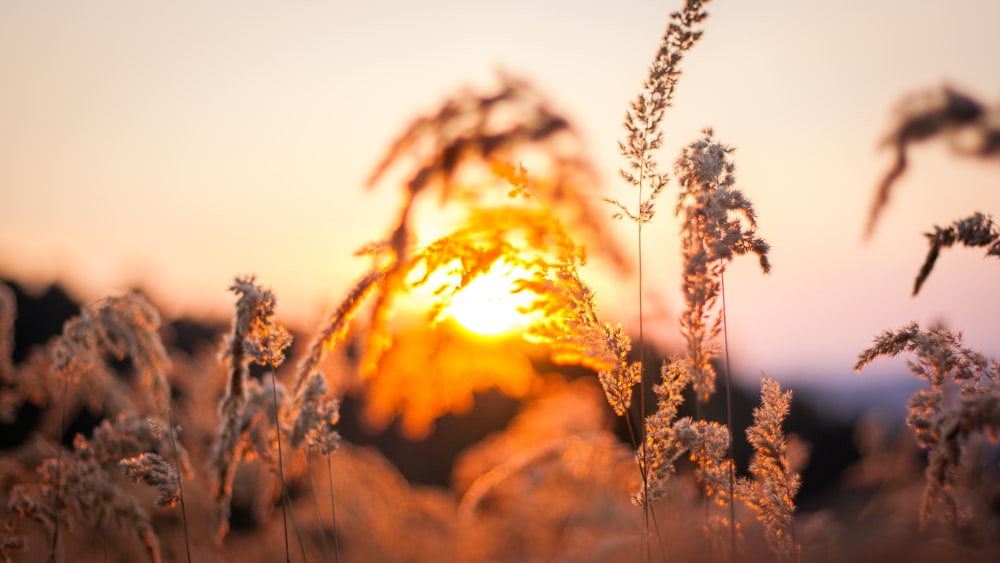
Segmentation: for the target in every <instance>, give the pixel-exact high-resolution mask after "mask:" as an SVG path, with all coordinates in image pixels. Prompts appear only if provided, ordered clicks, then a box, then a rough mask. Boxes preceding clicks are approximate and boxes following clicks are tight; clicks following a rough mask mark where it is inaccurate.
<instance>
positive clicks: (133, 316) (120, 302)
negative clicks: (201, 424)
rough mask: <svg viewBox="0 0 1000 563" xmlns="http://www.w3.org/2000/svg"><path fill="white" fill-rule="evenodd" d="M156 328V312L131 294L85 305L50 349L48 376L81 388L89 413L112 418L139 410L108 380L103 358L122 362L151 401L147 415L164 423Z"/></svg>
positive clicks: (165, 363) (165, 395) (164, 386)
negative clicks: (125, 361) (126, 360)
mask: <svg viewBox="0 0 1000 563" xmlns="http://www.w3.org/2000/svg"><path fill="white" fill-rule="evenodd" d="M159 327H160V316H159V314H158V313H157V312H156V309H155V308H154V307H153V306H152V305H150V304H149V302H148V301H146V300H145V299H144V298H143V297H142V296H141V295H139V294H137V293H127V294H124V295H119V296H112V297H107V298H104V299H100V300H98V301H95V302H93V303H90V304H88V305H86V306H85V307H84V308H83V309H82V310H81V311H80V314H79V315H78V316H76V317H74V318H72V319H70V320H69V321H67V322H66V324H65V325H64V326H63V332H62V334H61V335H60V336H59V338H58V339H57V340H56V342H55V344H54V346H53V348H52V371H53V372H54V373H55V374H58V375H60V376H62V377H64V378H67V379H68V381H69V382H71V383H74V384H79V385H81V386H82V387H84V388H85V390H86V392H87V393H88V395H89V398H90V405H91V407H92V410H94V411H98V412H99V411H104V412H108V413H111V414H116V413H120V412H132V411H137V410H145V409H142V408H140V405H136V404H135V402H136V401H135V400H134V399H133V398H132V397H130V395H129V393H128V390H127V389H126V387H125V385H124V384H123V383H122V382H120V381H119V378H116V377H114V376H113V374H112V373H111V372H110V370H109V368H108V366H107V365H106V364H105V362H104V357H103V354H111V355H113V356H115V357H116V358H118V359H124V358H126V357H127V358H129V359H131V360H132V364H133V365H134V366H135V369H136V371H137V372H138V373H139V376H140V380H141V381H142V384H143V387H144V388H145V390H146V391H147V392H148V395H149V396H151V397H152V405H151V406H152V410H153V414H154V415H155V417H156V418H157V420H160V421H165V420H166V419H167V409H168V408H169V400H170V386H169V384H168V383H167V380H166V374H167V372H168V371H169V370H170V359H169V358H168V357H167V353H166V350H165V349H164V348H163V342H162V341H161V340H160V336H159V332H158V330H159ZM133 396H134V395H133ZM143 397H144V396H143ZM137 398H139V399H141V398H142V397H137Z"/></svg>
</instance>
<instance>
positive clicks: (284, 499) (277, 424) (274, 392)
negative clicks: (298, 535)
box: [271, 373, 292, 563]
mask: <svg viewBox="0 0 1000 563" xmlns="http://www.w3.org/2000/svg"><path fill="white" fill-rule="evenodd" d="M277 379H278V377H277V375H275V374H274V373H272V374H271V396H272V397H273V398H274V434H275V436H276V437H277V440H278V479H279V480H280V481H281V526H282V529H283V531H284V535H285V561H286V562H287V563H291V562H292V556H291V554H290V553H289V552H288V516H287V514H286V513H287V511H288V494H287V493H286V490H285V463H284V460H283V459H282V455H281V453H282V452H281V421H280V420H278V418H279V416H278V413H279V409H278V382H277Z"/></svg>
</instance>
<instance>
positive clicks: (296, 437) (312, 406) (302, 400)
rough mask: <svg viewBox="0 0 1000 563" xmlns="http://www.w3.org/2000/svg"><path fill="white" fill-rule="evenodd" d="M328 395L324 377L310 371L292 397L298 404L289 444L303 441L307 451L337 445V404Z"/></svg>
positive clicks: (325, 451)
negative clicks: (298, 390) (303, 384)
mask: <svg viewBox="0 0 1000 563" xmlns="http://www.w3.org/2000/svg"><path fill="white" fill-rule="evenodd" d="M329 395H330V387H329V386H328V385H327V384H326V378H325V377H323V374H322V373H319V372H315V373H313V374H312V376H310V377H309V380H308V382H307V383H306V384H305V386H304V387H303V388H302V392H301V393H300V394H299V396H298V397H296V404H297V405H298V408H297V414H296V417H295V422H294V423H293V426H292V447H293V448H298V447H299V446H300V445H301V444H302V443H303V442H305V444H306V447H307V448H308V449H309V451H313V452H316V453H320V454H328V453H330V452H332V451H334V450H336V449H337V446H338V445H339V444H340V433H339V432H337V431H336V430H335V429H334V427H335V426H336V425H337V423H338V422H339V421H340V404H339V402H338V401H337V400H336V399H334V398H331V397H329Z"/></svg>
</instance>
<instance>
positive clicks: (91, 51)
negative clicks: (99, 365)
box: [0, 0, 1000, 381]
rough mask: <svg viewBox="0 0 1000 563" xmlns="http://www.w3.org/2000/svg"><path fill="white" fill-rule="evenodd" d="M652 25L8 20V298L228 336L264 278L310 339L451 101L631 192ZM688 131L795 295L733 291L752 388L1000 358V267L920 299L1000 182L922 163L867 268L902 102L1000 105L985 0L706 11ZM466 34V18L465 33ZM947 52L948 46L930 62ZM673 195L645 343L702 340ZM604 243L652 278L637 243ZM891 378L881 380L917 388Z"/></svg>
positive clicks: (966, 274) (616, 309)
mask: <svg viewBox="0 0 1000 563" xmlns="http://www.w3.org/2000/svg"><path fill="white" fill-rule="evenodd" d="M670 9H672V8H671V7H670V6H668V5H664V4H662V3H660V2H651V1H643V2H639V3H637V4H635V5H633V6H630V7H629V8H628V9H623V8H621V7H620V6H614V5H610V4H604V3H583V4H581V3H578V2H562V1H560V2H550V3H546V4H545V6H543V7H539V6H538V5H537V4H534V3H530V2H526V1H522V0H519V1H515V2H508V3H504V4H503V5H501V6H491V7H490V10H489V12H486V11H485V10H484V8H481V7H477V6H475V5H472V4H470V3H465V2H454V1H444V0H442V1H438V2H431V3H421V4H420V5H414V4H411V3H406V2H399V3H388V4H386V3H382V4H377V5H374V4H358V5H353V4H352V5H329V4H327V3H321V2H311V3H306V4H304V5H300V6H297V7H296V8H294V9H293V8H279V7H268V6H266V5H259V4H251V5H246V4H243V3H240V4H236V3H225V4H213V5H212V6H211V7H206V6H203V5H201V4H200V3H195V2H180V3H171V4H170V5H169V6H167V5H163V6H140V5H132V4H128V3H117V2H99V3H96V4H95V3H89V4H87V5H80V4H78V3H74V2H56V3H47V4H45V5H37V4H32V3H10V4H6V5H3V6H0V72H3V75H4V77H5V84H6V87H5V88H4V89H3V90H2V91H0V197H2V200H3V201H4V205H3V206H2V207H0V224H2V225H3V228H2V229H0V275H3V276H11V277H14V278H15V279H18V280H19V281H26V282H33V283H47V282H49V281H59V282H60V283H62V284H64V285H66V286H67V287H68V288H69V289H70V290H71V291H73V292H74V294H75V295H76V297H78V298H80V299H84V300H90V299H94V298H97V297H99V296H101V295H103V294H105V293H107V292H111V291H117V290H121V289H124V288H128V287H132V286H140V287H143V288H145V289H147V290H148V291H149V293H150V295H151V297H152V298H153V299H154V300H155V301H157V302H158V303H160V304H162V305H163V306H164V307H165V308H166V310H165V313H166V314H169V315H179V314H186V315H192V316H196V317H197V316H214V315H223V314H227V313H228V311H229V308H230V306H231V303H232V302H233V297H232V295H230V294H229V293H228V292H227V291H226V288H227V287H228V286H229V285H230V283H231V281H232V279H233V277H234V276H236V275H240V274H247V273H255V274H257V276H258V279H259V280H260V281H261V282H262V283H263V284H265V285H268V286H270V287H272V288H273V289H274V290H275V292H276V293H277V295H278V299H279V305H278V307H279V318H285V319H289V322H295V323H296V324H298V325H300V326H303V327H305V328H308V327H310V326H314V325H315V324H316V323H318V322H319V321H320V320H321V319H322V318H323V316H324V315H325V314H326V313H327V312H328V310H329V309H330V308H332V307H333V306H335V305H336V303H337V302H338V301H339V300H340V298H341V297H342V295H343V293H344V291H345V290H346V289H347V288H348V287H350V285H351V284H352V281H353V280H354V279H355V278H356V277H357V276H360V275H361V274H362V273H363V272H364V270H365V267H366V263H365V262H364V261H363V260H362V259H360V258H355V257H353V256H352V254H353V252H354V251H355V250H357V249H358V248H360V247H361V246H362V245H364V244H365V243H367V242H369V241H371V240H374V239H378V238H380V237H381V236H383V234H384V233H385V231H386V229H388V228H389V226H390V225H391V224H392V222H393V221H394V220H395V213H396V206H397V203H398V192H399V189H398V187H397V186H395V185H393V184H392V182H391V179H390V180H387V181H385V182H383V183H381V184H379V185H378V186H377V187H376V188H375V189H374V190H371V191H367V190H365V188H364V186H365V183H366V179H367V178H368V176H369V175H370V173H371V172H372V170H373V169H374V167H375V165H376V164H377V162H378V160H379V159H380V158H381V157H382V155H383V152H384V151H385V150H387V148H388V146H389V144H390V143H391V142H392V141H393V140H394V139H395V137H396V136H397V135H398V134H399V133H400V132H401V131H402V130H403V128H404V127H405V126H406V125H407V124H408V123H409V122H410V121H411V120H412V119H413V118H415V117H417V116H418V115H421V114H423V113H426V112H429V111H433V110H434V109H435V108H436V107H437V104H438V103H439V102H440V101H441V100H442V99H443V98H444V97H445V96H448V95H449V94H451V93H453V92H454V91H455V90H456V89H458V88H461V87H473V88H476V89H478V90H489V89H491V88H492V87H493V85H494V84H495V83H496V80H495V76H496V73H495V70H496V69H498V68H499V69H503V70H504V71H505V72H508V73H510V74H513V75H516V76H522V77H525V78H527V79H528V80H530V81H531V82H532V83H533V84H535V86H536V87H538V88H539V89H540V90H541V91H542V92H544V93H545V94H546V96H547V97H548V99H549V101H550V102H551V103H552V104H553V105H554V106H555V107H557V108H559V109H560V110H561V111H563V112H564V113H565V114H566V115H567V116H568V117H569V118H570V119H571V121H572V122H573V124H574V125H575V126H576V127H578V128H579V129H580V130H581V131H582V133H583V134H584V136H585V137H586V140H587V143H588V147H587V148H588V151H589V157H590V158H591V159H592V161H593V163H594V165H595V167H596V168H597V169H598V170H599V172H600V174H601V177H602V179H603V182H604V193H603V194H601V195H604V196H607V197H612V198H618V199H621V200H623V201H626V202H631V201H632V200H633V199H634V194H633V193H632V192H631V191H630V190H629V189H627V188H626V187H625V186H624V184H623V183H622V182H620V181H619V180H618V176H617V169H618V168H619V167H620V166H622V165H623V160H622V159H621V157H620V156H619V155H618V154H617V153H618V151H617V145H616V143H617V141H618V140H619V139H620V138H621V137H622V134H623V133H622V128H621V118H622V116H623V115H624V112H625V110H626V107H627V104H628V102H629V100H631V99H632V98H633V97H634V96H635V94H636V93H637V92H638V90H639V88H640V86H641V81H642V79H643V78H644V77H645V74H646V72H645V69H646V66H647V65H648V64H649V62H650V60H651V58H652V55H653V52H654V50H655V48H656V46H657V44H658V42H659V39H660V36H661V34H662V31H663V27H664V25H665V22H666V21H667V16H668V11H669V10H670ZM709 11H710V13H711V17H710V18H709V20H708V21H707V22H706V26H705V27H706V29H705V36H704V38H703V40H702V42H701V43H700V44H698V45H697V46H696V47H695V49H694V51H693V53H692V54H691V55H690V56H689V57H688V59H687V60H686V61H685V63H684V64H683V69H684V76H683V77H682V78H681V81H680V84H679V87H678V92H677V97H676V100H675V105H674V107H673V108H672V109H670V110H668V113H667V115H666V118H665V122H664V128H665V134H666V138H665V143H664V150H663V151H662V152H661V153H660V158H659V161H660V163H661V166H662V167H663V168H664V169H666V170H670V168H671V163H672V162H673V160H674V158H675V157H676V155H677V153H678V150H679V148H680V147H681V146H683V145H684V144H686V143H688V142H689V141H691V140H693V139H694V138H696V137H697V135H698V132H699V131H700V130H701V128H702V127H704V126H706V125H711V126H713V127H714V129H715V132H716V135H717V136H718V137H719V139H720V140H721V141H723V142H724V143H727V144H730V145H733V146H734V147H736V152H735V155H734V158H735V161H736V163H737V166H738V170H737V174H738V184H739V185H740V187H741V188H742V189H743V190H744V191H745V193H746V194H747V195H748V196H749V197H750V198H751V199H752V200H753V202H754V204H755V207H756V209H757V212H758V215H759V219H760V234H761V235H762V236H763V237H764V238H766V239H767V240H768V241H769V242H770V243H771V245H772V262H773V264H774V272H773V273H772V274H771V275H770V276H767V277H762V276H760V274H759V272H758V269H757V267H756V264H754V263H752V261H751V260H749V259H746V260H737V261H736V263H735V264H734V266H733V267H732V269H731V270H730V274H728V275H727V278H726V289H727V318H728V321H729V323H730V324H729V342H730V349H731V351H732V356H733V363H734V368H735V369H736V370H737V371H738V372H739V373H741V374H742V375H743V376H744V377H748V378H754V377H757V376H758V375H759V374H760V373H761V372H765V373H767V374H768V375H771V376H773V377H776V378H778V379H780V380H785V381H803V380H809V379H810V378H817V377H859V376H856V375H853V373H852V372H851V371H850V367H851V364H852V363H853V360H854V357H855V356H856V354H857V353H858V352H859V351H860V350H861V349H863V348H864V347H866V346H867V345H868V344H869V343H870V341H871V339H872V337H873V336H874V335H875V334H877V333H878V332H880V331H882V330H884V329H888V328H896V327H899V326H901V325H902V324H904V323H905V322H907V321H910V320H916V321H919V322H921V323H924V324H929V323H932V322H935V321H938V320H941V321H944V322H946V323H947V324H948V326H950V327H952V328H957V329H963V330H964V331H965V334H966V339H967V343H968V344H969V345H970V346H973V347H977V348H981V349H982V350H983V351H985V352H987V353H989V354H993V355H1000V342H998V341H997V339H996V335H997V334H1000V321H998V319H1000V301H998V300H996V299H994V298H992V296H993V291H994V290H995V288H996V287H997V286H998V284H1000V268H998V264H997V263H996V262H995V261H992V260H987V259H985V258H983V254H982V252H981V251H977V250H965V249H951V250H946V251H945V252H944V253H943V254H942V257H941V259H940V260H939V262H938V265H937V267H936V268H935V271H934V273H933V274H932V276H931V278H930V280H929V282H928V283H927V285H926V287H925V288H924V290H923V291H922V292H921V295H920V296H919V297H917V298H911V297H910V290H911V286H912V281H913V278H914V276H915V275H916V273H917V270H918V268H919V266H920V264H921V262H922V261H923V257H924V255H925V253H926V242H925V239H924V238H923V236H922V235H921V233H923V232H925V231H927V230H929V229H930V228H931V227H932V226H933V225H935V224H947V223H950V222H951V221H953V220H955V219H958V218H961V217H964V216H966V215H968V214H970V213H971V212H973V211H976V210H980V211H984V212H990V211H993V212H997V213H1000V192H998V191H997V189H996V188H997V186H998V184H1000V182H998V181H997V178H998V174H1000V169H998V167H997V166H996V164H995V163H991V164H984V163H978V162H973V161H970V160H968V159H963V158H959V157H955V156H953V155H952V154H951V153H950V152H949V150H948V147H947V145H946V143H941V142H936V143H932V144H929V145H927V146H926V147H919V148H917V149H916V150H914V151H913V153H912V159H911V167H910V169H909V171H908V172H907V174H906V176H905V177H904V178H903V179H902V180H901V181H900V182H899V184H898V185H897V186H896V189H895V192H894V197H893V200H892V202H891V204H890V207H889V208H888V210H887V212H886V213H885V214H884V216H883V218H882V220H881V222H880V223H879V225H878V227H877V230H876V232H875V234H874V237H873V238H872V239H871V240H870V241H869V242H867V243H863V242H862V233H863V227H864V222H865V219H866V217H867V212H868V206H869V204H870V202H871V198H872V196H873V192H874V189H875V186H876V184H877V182H878V181H879V179H880V178H881V177H882V174H883V173H884V172H885V170H886V169H887V168H888V166H889V164H890V161H891V155H890V153H889V152H888V151H886V150H882V149H880V145H879V143H880V141H881V139H882V137H883V135H884V134H885V133H886V131H887V130H888V128H889V126H890V124H891V122H892V116H893V114H892V110H893V108H894V107H895V106H896V105H897V104H898V102H899V101H900V100H901V99H902V98H903V97H905V96H907V95H909V94H912V93H916V92H920V91H923V90H926V89H931V88H935V87H939V86H940V85H942V84H945V83H947V84H951V85H953V86H955V87H956V88H960V89H963V90H965V91H967V92H968V93H970V94H972V95H974V96H977V97H978V98H979V99H980V100H982V101H983V102H986V103H995V101H996V100H997V99H998V97H1000V75H998V74H997V73H996V60H995V56H994V55H993V54H994V53H997V52H1000V35H998V34H997V33H996V30H995V27H996V25H995V24H996V22H997V21H1000V5H998V4H997V3H995V2H990V1H986V0H980V1H971V0H969V1H963V2H958V3H955V2H944V1H935V2H924V3H920V4H919V5H915V4H913V3H911V2H905V1H902V0H895V1H892V2H882V3H878V4H874V5H873V4H871V3H867V2H860V1H855V2H838V3H829V4H825V5H815V4H811V5H799V4H795V5H787V4H786V3H781V4H779V3H777V2H773V1H771V2H756V3H753V4H752V5H750V4H749V3H718V4H712V5H711V6H710V10H709ZM444 14H447V17H445V16H444ZM930 38H933V40H931V39H930ZM675 194H676V192H675V191H674V189H672V187H671V188H668V189H667V190H666V191H665V192H664V194H663V195H662V196H661V199H660V203H659V205H658V211H659V215H658V216H657V218H656V220H655V222H654V223H653V224H652V225H650V226H649V227H648V228H647V229H646V230H645V231H644V260H645V264H644V267H645V270H646V272H645V286H646V289H647V314H648V316H647V323H649V324H648V325H647V326H649V327H650V330H651V332H652V333H653V334H654V335H655V336H656V338H657V340H659V341H661V342H667V343H671V342H673V343H676V342H677V341H678V339H677V337H676V336H675V334H676V328H675V327H676V316H677V311H678V310H679V307H680V299H679V284H680V281H679V277H678V266H679V263H680V258H679V254H678V251H677V236H676V232H677V224H676V221H675V220H674V219H673V217H671V211H672V209H673V206H674V200H675ZM611 212H612V210H611V209H610V208H609V209H608V216H609V218H608V222H607V229H608V230H610V231H612V232H613V233H614V234H615V236H616V237H617V239H618V240H619V241H620V243H621V245H622V248H623V249H624V250H625V251H626V253H628V254H630V255H632V256H633V257H634V254H635V251H634V231H633V230H632V228H631V226H630V225H628V224H618V223H614V222H613V221H611V219H610V214H611ZM608 269H609V268H607V265H606V264H602V263H601V261H600V260H599V259H595V260H594V261H593V263H592V264H591V265H590V266H588V268H587V269H586V270H585V271H584V274H585V275H586V276H587V280H588V282H590V283H591V284H592V285H594V287H595V289H596V291H597V295H598V300H599V305H600V307H601V310H602V312H603V313H604V314H605V316H606V318H607V320H609V321H612V322H623V323H625V324H626V325H628V326H634V323H635V320H636V314H637V313H636V307H635V302H636V280H635V278H634V276H632V277H630V278H627V279H617V278H614V277H609V276H606V275H604V274H603V272H604V271H606V270H608ZM901 365H902V364H901V363H899V364H893V363H892V362H884V363H880V364H877V365H876V366H873V368H872V369H871V373H868V372H867V371H866V374H865V376H864V377H866V378H869V377H875V376H877V374H879V373H887V372H888V371H890V370H897V371H898V370H899V369H900V366H901Z"/></svg>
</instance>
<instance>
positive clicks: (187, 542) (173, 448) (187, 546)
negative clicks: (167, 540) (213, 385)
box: [167, 406, 191, 563]
mask: <svg viewBox="0 0 1000 563" xmlns="http://www.w3.org/2000/svg"><path fill="white" fill-rule="evenodd" d="M167 424H169V425H170V426H169V428H168V435H169V436H170V452H171V454H172V455H173V457H174V469H175V470H176V471H177V491H178V497H179V498H178V502H179V503H180V505H181V523H182V524H183V526H184V552H185V554H186V555H187V560H188V563H191V538H190V537H189V536H188V519H187V508H185V506H184V483H183V481H184V472H183V471H182V470H181V461H180V457H179V456H178V455H177V444H176V442H174V428H175V426H174V414H173V409H172V408H170V407H169V406H168V407H167Z"/></svg>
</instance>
